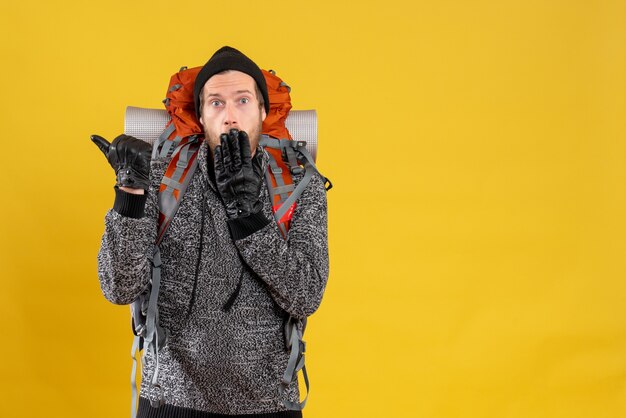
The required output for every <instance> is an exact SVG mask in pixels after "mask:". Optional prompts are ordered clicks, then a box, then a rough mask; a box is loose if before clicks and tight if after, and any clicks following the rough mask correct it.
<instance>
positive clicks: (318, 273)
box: [98, 143, 328, 415]
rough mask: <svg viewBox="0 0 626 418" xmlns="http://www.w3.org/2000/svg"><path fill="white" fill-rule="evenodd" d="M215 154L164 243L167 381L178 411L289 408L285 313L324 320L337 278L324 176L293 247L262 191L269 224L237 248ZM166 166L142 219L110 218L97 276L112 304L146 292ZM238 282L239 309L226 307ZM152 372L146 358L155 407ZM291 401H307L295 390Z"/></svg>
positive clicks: (157, 173) (202, 156)
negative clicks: (214, 174) (327, 295)
mask: <svg viewBox="0 0 626 418" xmlns="http://www.w3.org/2000/svg"><path fill="white" fill-rule="evenodd" d="M208 155H209V152H208V146H207V144H206V143H203V144H202V146H201V148H200V151H199V154H198V158H199V164H198V169H197V170H196V173H195V175H194V177H193V179H192V181H191V182H190V184H189V187H188V189H187V191H186V193H185V195H184V197H183V198H182V200H181V203H180V207H179V209H178V212H177V213H176V215H175V217H174V218H173V220H172V222H171V224H170V226H169V229H168V230H167V232H166V235H165V237H164V239H163V241H162V243H161V246H160V248H161V258H162V261H163V265H162V269H161V272H162V283H161V291H160V293H159V299H158V305H159V315H160V323H161V325H162V326H163V327H164V328H166V329H167V331H168V341H167V345H166V346H165V347H164V348H163V349H162V350H161V352H160V355H159V363H160V366H159V367H160V372H159V382H158V383H159V385H160V386H161V387H162V389H163V391H164V395H165V401H166V404H168V405H172V406H178V407H185V408H191V409H194V410H197V411H206V412H212V413H220V414H229V415H234V414H252V413H268V412H277V411H283V410H285V407H284V406H283V403H282V399H281V397H280V396H279V386H280V381H281V378H282V374H283V373H284V371H285V368H286V365H287V359H288V354H289V353H288V352H287V350H286V347H285V342H284V336H283V320H284V318H285V315H286V314H285V313H288V314H291V315H292V316H294V317H298V318H305V317H307V316H309V315H311V314H312V313H313V312H315V310H316V309H317V308H318V306H319V304H320V302H321V300H322V295H323V293H324V289H325V286H326V281H327V278H328V240H327V208H326V190H325V188H324V181H323V179H322V178H321V176H319V175H318V174H317V173H316V174H315V175H314V176H313V177H312V179H311V182H310V183H309V185H308V186H307V188H306V189H305V191H304V192H303V194H302V195H301V196H300V198H299V199H298V201H297V206H296V209H295V211H294V214H293V219H292V223H291V229H290V231H289V235H288V239H287V240H285V239H284V238H283V237H282V236H281V234H280V232H279V229H278V227H277V225H276V222H275V221H274V220H273V215H272V208H271V202H270V198H269V194H268V190H267V187H263V188H262V191H261V199H262V201H263V202H264V207H263V213H264V215H265V216H266V217H267V219H270V220H271V222H269V224H267V225H266V226H264V227H263V228H262V229H260V230H258V231H256V232H254V233H252V234H251V235H249V236H247V237H245V238H243V239H240V240H236V241H233V239H232V238H231V235H230V232H229V229H228V226H227V222H226V221H227V216H226V211H225V209H224V206H223V204H222V202H221V200H220V198H219V194H218V192H217V190H216V188H215V185H214V183H213V182H212V181H210V179H209V173H208V170H209V169H210V168H209V165H208V160H207V158H208ZM166 168H167V162H164V161H153V162H152V164H151V173H150V177H151V189H150V190H149V191H148V199H147V202H146V207H145V216H144V217H142V218H139V219H135V218H130V217H126V216H122V215H120V214H119V213H117V212H116V211H115V210H113V209H111V210H110V211H109V212H108V213H107V215H106V217H105V232H104V236H103V237H102V245H101V248H100V252H99V254H98V275H99V278H100V285H101V288H102V292H103V294H104V296H105V297H106V298H107V299H108V300H109V301H111V302H113V303H116V304H130V303H131V302H133V300H135V299H136V298H137V297H138V295H139V294H140V293H141V292H142V291H143V290H144V289H145V288H146V286H147V285H148V282H149V279H150V274H151V273H150V262H149V260H150V256H151V252H152V248H153V243H154V241H155V237H156V228H157V216H158V208H157V198H158V197H157V191H158V187H159V185H160V181H161V178H162V176H163V173H164V171H165V169H166ZM298 180H299V179H298V178H297V179H296V182H297V181H298ZM203 218H204V219H203ZM201 225H203V227H202V228H201ZM201 230H202V234H203V238H202V245H200V242H201V238H200V234H201ZM240 256H241V258H243V260H245V264H247V266H249V268H246V267H245V266H244V265H243V263H242V262H241V258H240ZM240 280H242V281H241V288H240V291H239V293H238V296H237V298H236V299H235V302H234V305H232V307H231V309H230V310H228V311H225V310H224V309H223V307H224V304H225V302H226V301H227V300H228V299H229V298H230V296H231V295H232V294H233V292H234V291H235V289H236V288H237V285H238V283H239V282H240ZM153 370H154V359H153V358H152V357H151V356H150V355H149V354H148V356H147V357H146V360H145V365H144V369H143V376H142V385H141V391H140V393H141V396H142V397H145V398H149V399H155V398H156V393H150V390H149V384H148V383H149V380H150V377H151V376H152V372H153ZM287 394H288V397H289V399H290V400H291V401H296V400H297V398H298V396H299V394H298V387H297V383H294V384H292V385H291V386H290V388H289V390H288V391H287Z"/></svg>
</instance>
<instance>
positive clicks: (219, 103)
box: [211, 100, 222, 107]
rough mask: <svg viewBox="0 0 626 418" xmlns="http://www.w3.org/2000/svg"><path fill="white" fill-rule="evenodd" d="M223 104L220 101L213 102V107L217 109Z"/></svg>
mask: <svg viewBox="0 0 626 418" xmlns="http://www.w3.org/2000/svg"><path fill="white" fill-rule="evenodd" d="M221 104H222V103H221V102H220V101H219V100H212V101H211V106H213V107H217V106H219V105H221Z"/></svg>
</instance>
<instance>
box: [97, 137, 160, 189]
mask: <svg viewBox="0 0 626 418" xmlns="http://www.w3.org/2000/svg"><path fill="white" fill-rule="evenodd" d="M91 140H92V141H93V142H94V143H95V144H96V145H97V146H98V148H100V151H102V153H103V154H104V156H105V157H106V158H107V160H108V161H109V164H111V167H113V170H115V174H116V176H117V183H116V186H124V187H130V188H133V189H144V190H146V191H147V190H148V188H149V187H150V159H151V157H152V146H151V145H150V144H148V143H147V142H145V141H142V140H141V139H137V138H135V137H132V136H128V135H120V136H118V137H117V138H115V139H114V140H113V142H112V143H111V144H109V142H108V141H107V140H106V139H104V138H103V137H101V136H98V135H92V136H91Z"/></svg>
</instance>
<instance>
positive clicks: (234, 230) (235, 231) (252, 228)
mask: <svg viewBox="0 0 626 418" xmlns="http://www.w3.org/2000/svg"><path fill="white" fill-rule="evenodd" d="M226 222H227V223H228V228H229V229H230V235H231V236H232V237H233V239H234V240H235V241H236V240H240V239H243V238H245V237H247V236H249V235H252V234H254V233H255V232H256V231H258V230H260V229H262V228H263V227H264V226H265V225H267V224H269V223H270V220H269V219H267V218H266V217H265V215H263V211H258V212H257V213H253V214H251V215H248V216H243V217H240V218H234V219H229V220H228V221H226Z"/></svg>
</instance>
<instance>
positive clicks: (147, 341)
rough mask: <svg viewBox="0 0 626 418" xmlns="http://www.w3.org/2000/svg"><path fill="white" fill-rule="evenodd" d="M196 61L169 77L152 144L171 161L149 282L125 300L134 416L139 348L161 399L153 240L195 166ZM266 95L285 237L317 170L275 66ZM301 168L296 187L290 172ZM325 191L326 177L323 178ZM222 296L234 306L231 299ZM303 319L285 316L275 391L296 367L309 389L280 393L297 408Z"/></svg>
mask: <svg viewBox="0 0 626 418" xmlns="http://www.w3.org/2000/svg"><path fill="white" fill-rule="evenodd" d="M200 69H201V67H195V68H190V69H188V68H187V67H182V68H181V69H180V70H179V71H178V72H177V73H176V74H174V75H173V76H172V77H171V79H170V83H169V86H168V89H167V93H166V98H165V99H164V100H163V103H164V104H165V108H166V109H167V111H168V113H169V115H170V117H171V119H170V121H169V122H168V123H167V124H166V126H165V129H164V131H163V132H162V134H161V135H160V137H159V138H158V140H157V141H155V142H154V145H153V151H152V159H166V160H167V159H169V163H168V166H167V169H166V171H165V174H164V176H163V179H162V180H161V185H160V187H159V195H158V207H159V219H158V232H157V238H156V241H155V245H154V250H153V255H152V260H151V263H152V277H151V280H150V283H149V285H148V287H147V288H146V289H145V290H144V292H143V293H142V294H141V295H140V296H139V297H138V298H137V299H136V300H135V301H134V302H133V303H132V304H131V306H130V308H131V326H132V331H133V334H134V335H135V336H134V339H133V346H132V351H131V357H132V358H133V366H132V372H131V388H132V389H131V390H132V404H131V417H133V418H135V417H136V411H137V400H138V391H137V384H136V375H137V354H138V353H140V352H141V351H142V350H144V354H143V356H145V355H146V353H147V352H150V353H151V354H152V355H153V356H154V359H155V369H154V373H153V375H152V378H151V379H150V387H151V388H153V389H154V390H155V391H156V392H157V399H156V400H151V401H150V403H151V405H152V406H153V407H159V406H161V405H163V404H164V402H165V401H164V396H163V391H162V389H161V387H160V386H159V384H158V374H159V358H158V354H159V351H160V349H161V348H162V347H163V346H165V344H166V342H167V330H166V329H164V328H162V327H161V326H160V325H159V315H158V306H157V301H158V294H159V288H160V282H161V257H160V250H159V244H160V243H161V241H162V239H163V236H164V234H165V232H166V230H167V228H168V226H169V224H170V222H171V220H172V218H173V217H174V215H175V214H176V211H177V209H178V206H179V203H180V200H181V199H182V196H183V195H184V193H185V190H186V189H187V186H188V185H189V182H190V181H191V178H192V177H193V174H194V172H195V170H196V167H197V165H198V160H197V154H198V150H199V149H200V145H201V144H202V141H203V140H204V131H203V129H202V125H201V124H200V123H199V121H198V120H197V118H196V115H195V107H194V100H193V86H194V81H195V79H196V76H197V74H198V72H199V71H200ZM262 72H263V75H264V77H265V80H266V83H267V87H268V95H269V99H270V111H269V113H268V114H267V116H266V118H265V120H264V121H263V128H262V133H263V135H262V137H261V140H260V145H261V146H262V147H263V149H264V150H265V152H266V153H267V154H268V156H269V164H268V170H267V172H266V173H265V181H266V184H267V186H268V190H269V192H270V199H271V200H272V208H273V211H274V218H275V220H276V222H277V225H278V227H279V230H280V232H281V234H282V235H283V237H284V238H285V239H287V234H288V231H289V226H290V221H291V218H292V215H293V211H294V209H295V206H296V200H297V198H298V197H299V196H300V195H301V194H302V192H303V191H304V189H305V188H306V186H307V185H308V183H309V181H310V179H311V177H312V176H313V174H314V173H316V172H317V173H318V174H319V171H317V168H316V167H315V163H314V159H313V157H312V156H311V154H310V153H309V152H308V151H307V149H306V143H305V142H303V141H295V140H292V138H291V135H290V134H289V131H288V130H287V128H286V126H285V120H286V119H287V116H288V114H289V110H290V109H291V97H290V95H289V93H290V91H291V89H290V87H289V86H288V85H287V84H286V83H284V82H283V81H282V80H281V79H280V78H279V77H277V76H276V74H275V72H274V71H272V70H270V71H265V70H262ZM297 174H303V176H302V179H301V180H300V182H299V183H298V185H297V186H295V185H294V181H293V176H294V175H297ZM322 178H323V179H324V180H325V185H326V190H330V188H331V187H332V183H331V182H330V181H329V180H328V179H327V178H325V177H323V176H322ZM236 293H237V291H236V292H235V294H233V297H231V299H230V300H229V301H228V302H227V304H229V305H232V303H233V302H234V297H235V296H236ZM305 327H306V319H303V320H300V319H297V318H294V317H291V316H290V315H287V316H286V319H285V323H284V337H285V346H286V349H287V350H288V351H289V360H288V363H287V367H286V369H285V372H284V374H283V378H282V381H281V389H280V391H281V395H283V396H284V395H285V394H286V389H287V388H288V386H289V384H290V383H292V382H293V381H295V380H297V376H298V372H299V371H300V370H302V374H303V378H304V381H305V384H306V389H307V395H306V397H305V399H304V400H303V401H301V402H291V401H289V400H287V399H286V397H285V398H284V399H283V404H284V405H285V407H286V408H287V409H289V410H302V409H303V408H304V406H305V405H306V401H307V399H308V396H309V380H308V376H307V373H306V367H305V365H304V352H305V342H304V341H303V335H304V329H305Z"/></svg>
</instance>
